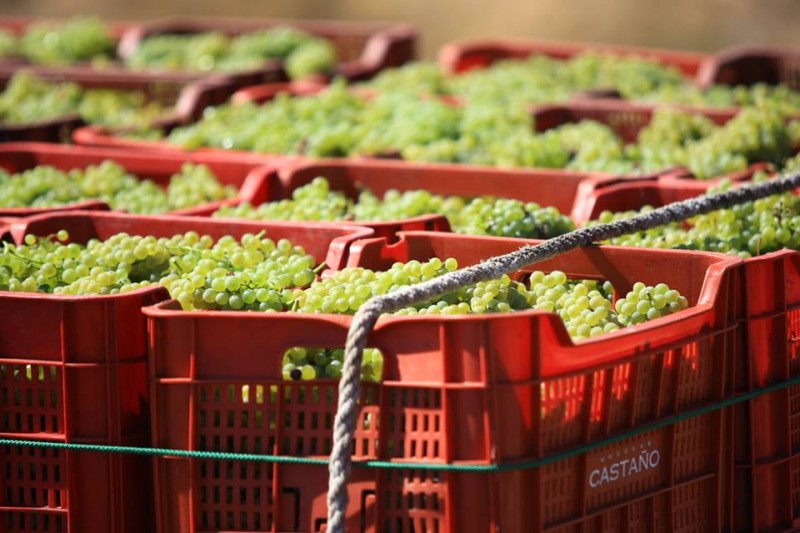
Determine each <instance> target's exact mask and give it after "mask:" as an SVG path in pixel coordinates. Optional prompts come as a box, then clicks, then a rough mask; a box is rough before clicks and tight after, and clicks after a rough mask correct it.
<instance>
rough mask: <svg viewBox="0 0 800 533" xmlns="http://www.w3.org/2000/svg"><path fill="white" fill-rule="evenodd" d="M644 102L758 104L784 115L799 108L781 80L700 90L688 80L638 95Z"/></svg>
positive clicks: (798, 96) (794, 94)
mask: <svg viewBox="0 0 800 533" xmlns="http://www.w3.org/2000/svg"><path fill="white" fill-rule="evenodd" d="M640 98H641V99H642V100H644V101H648V102H656V103H672V104H684V105H697V106H705V107H731V106H740V107H751V106H755V107H762V106H768V107H773V108H775V109H777V110H779V111H780V112H781V113H782V114H784V115H793V114H797V112H798V111H800V92H797V91H795V90H793V89H791V88H790V87H788V86H786V85H784V84H777V85H768V84H766V83H755V84H753V85H751V86H744V85H737V86H734V87H730V86H726V85H712V86H711V87H709V88H708V89H706V90H704V91H703V90H700V89H698V88H697V87H696V86H694V85H691V84H683V85H666V86H661V87H659V88H658V89H655V90H654V91H652V92H650V93H647V94H645V95H641V96H640Z"/></svg>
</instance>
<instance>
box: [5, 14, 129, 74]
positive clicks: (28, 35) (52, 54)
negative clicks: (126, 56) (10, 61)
mask: <svg viewBox="0 0 800 533" xmlns="http://www.w3.org/2000/svg"><path fill="white" fill-rule="evenodd" d="M115 46H116V43H115V42H114V39H113V38H112V36H111V32H110V30H109V29H108V27H106V25H105V23H104V22H103V21H102V20H100V19H98V18H95V17H74V18H72V19H69V20H67V21H64V22H48V21H43V22H35V23H33V24H31V25H30V26H29V27H28V28H27V29H26V31H25V33H24V34H23V35H22V37H20V39H19V43H18V49H19V51H20V53H22V54H23V55H24V56H25V57H26V58H28V59H30V60H31V61H33V62H34V63H42V64H46V65H68V64H71V63H75V62H78V61H89V60H94V59H98V58H111V57H113V55H114V47H115Z"/></svg>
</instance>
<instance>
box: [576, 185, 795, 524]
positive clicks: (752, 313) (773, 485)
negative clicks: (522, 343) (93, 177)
mask: <svg viewBox="0 0 800 533" xmlns="http://www.w3.org/2000/svg"><path fill="white" fill-rule="evenodd" d="M707 186H708V184H706V183H703V182H685V181H676V180H670V179H669V178H664V179H662V180H661V182H660V183H659V182H658V181H655V180H651V181H649V182H646V181H641V182H639V183H635V182H631V183H620V184H614V185H611V186H609V187H607V188H605V189H603V190H601V191H596V193H595V195H594V200H593V202H592V205H591V208H589V207H588V206H587V208H586V211H587V212H591V213H592V215H593V216H597V215H599V214H600V212H602V211H603V210H610V211H627V210H632V209H639V208H640V207H642V206H644V205H650V206H653V207H660V206H662V205H665V204H667V203H670V202H673V201H679V200H685V199H687V198H691V197H693V196H697V195H699V194H703V192H705V189H706V188H707ZM741 281H742V287H741V289H740V293H741V294H742V296H743V297H742V300H741V303H742V308H741V311H739V312H737V314H739V315H740V316H741V321H742V324H743V326H742V331H741V333H742V341H741V345H742V346H744V347H746V349H745V350H742V353H741V355H742V356H743V357H741V358H739V359H738V360H736V361H734V363H735V389H734V390H735V392H736V393H746V392H750V391H753V390H755V389H758V388H761V387H766V386H769V385H774V384H777V383H780V382H781V381H785V380H787V379H789V378H796V377H798V376H800V351H798V346H800V253H798V252H796V251H792V250H783V251H779V252H773V253H770V254H766V255H763V256H760V257H754V258H750V259H746V260H745V261H744V264H743V275H742V276H741ZM731 415H732V418H731V421H732V424H733V426H732V427H733V433H732V440H731V447H732V449H731V453H732V458H733V461H734V462H733V469H734V470H733V480H732V483H731V489H732V507H731V508H732V515H731V520H732V521H731V523H730V526H729V527H727V526H726V529H728V530H733V531H742V532H744V531H796V530H797V529H798V528H800V385H792V386H790V387H788V388H786V389H783V390H780V391H777V392H773V393H770V394H767V395H765V396H763V397H760V398H756V399H754V400H750V401H748V402H745V403H743V404H740V405H737V406H735V407H734V408H732V409H731Z"/></svg>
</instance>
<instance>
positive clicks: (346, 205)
mask: <svg viewBox="0 0 800 533" xmlns="http://www.w3.org/2000/svg"><path fill="white" fill-rule="evenodd" d="M430 214H439V215H444V216H446V217H447V219H448V220H449V221H450V225H451V227H452V229H453V231H455V232H457V233H466V234H471V235H495V236H504V237H519V238H550V237H555V236H557V235H561V234H563V233H567V232H569V231H571V230H573V229H574V228H575V226H574V224H573V222H572V220H571V219H570V218H569V217H567V216H565V215H562V214H561V213H560V212H559V211H558V210H557V209H556V208H554V207H542V206H540V205H539V204H537V203H535V202H528V203H525V202H521V201H519V200H513V199H504V198H492V197H484V198H474V199H470V200H468V199H464V198H461V197H458V196H442V195H438V194H431V193H430V192H428V191H425V190H412V191H405V192H400V191H397V190H394V189H392V190H389V191H387V192H386V194H385V195H384V196H383V198H378V197H377V196H376V195H375V194H373V193H372V192H370V191H363V192H361V194H360V195H359V197H358V200H357V201H356V202H355V203H354V202H352V201H351V200H349V199H348V198H347V197H346V196H345V195H344V193H342V192H339V191H331V190H330V184H329V183H328V181H327V180H326V179H325V178H322V177H318V178H315V179H314V180H313V181H312V182H311V183H309V184H308V185H304V186H302V187H298V188H297V189H296V190H295V191H294V192H293V193H292V199H291V200H279V201H276V202H269V203H265V204H261V205H260V206H257V207H253V206H251V205H250V204H247V203H244V204H241V205H238V206H224V207H222V208H220V209H219V210H217V211H216V212H215V213H214V215H213V216H215V217H224V218H247V219H252V220H304V221H309V220H313V221H336V220H356V221H359V222H366V221H372V222H374V221H381V220H403V219H407V218H413V217H418V216H422V215H430Z"/></svg>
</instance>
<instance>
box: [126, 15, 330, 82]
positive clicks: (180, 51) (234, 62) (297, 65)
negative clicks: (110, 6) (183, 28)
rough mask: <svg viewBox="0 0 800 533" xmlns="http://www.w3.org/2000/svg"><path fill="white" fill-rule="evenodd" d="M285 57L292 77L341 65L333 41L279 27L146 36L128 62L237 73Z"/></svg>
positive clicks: (143, 66) (140, 65) (149, 66)
mask: <svg viewBox="0 0 800 533" xmlns="http://www.w3.org/2000/svg"><path fill="white" fill-rule="evenodd" d="M270 60H282V61H284V63H285V65H284V66H285V69H286V72H287V74H289V76H290V77H291V78H292V79H299V78H305V77H308V76H310V75H313V74H318V73H326V72H329V71H330V70H331V69H333V67H334V66H335V65H336V50H335V48H334V47H333V45H332V44H331V43H330V41H328V40H326V39H322V38H319V37H315V36H313V35H311V34H308V33H306V32H303V31H300V30H297V29H293V28H288V27H276V28H271V29H266V30H259V31H253V32H247V33H243V34H241V35H238V36H235V37H229V36H227V35H226V34H224V33H222V32H219V31H209V32H201V33H191V34H169V33H168V34H156V35H151V36H148V37H146V38H145V39H144V40H143V41H142V42H141V44H140V45H139V46H138V47H137V48H136V50H135V52H134V53H133V54H132V55H131V56H130V57H128V58H126V60H125V62H126V65H127V66H128V67H129V68H132V69H136V70H139V69H161V70H198V71H223V72H236V71H242V70H252V69H257V68H263V67H264V65H265V64H266V63H267V62H268V61H270Z"/></svg>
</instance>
